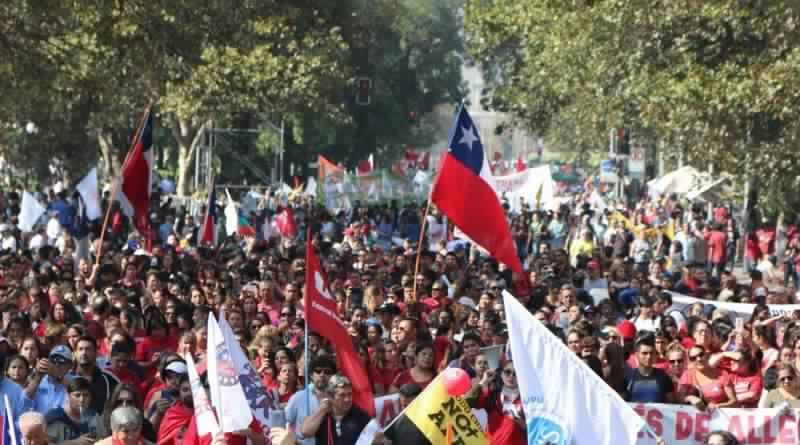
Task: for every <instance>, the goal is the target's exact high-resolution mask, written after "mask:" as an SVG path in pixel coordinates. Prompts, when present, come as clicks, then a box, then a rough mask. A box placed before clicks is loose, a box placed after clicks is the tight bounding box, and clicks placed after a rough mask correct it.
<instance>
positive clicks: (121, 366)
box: [106, 341, 142, 388]
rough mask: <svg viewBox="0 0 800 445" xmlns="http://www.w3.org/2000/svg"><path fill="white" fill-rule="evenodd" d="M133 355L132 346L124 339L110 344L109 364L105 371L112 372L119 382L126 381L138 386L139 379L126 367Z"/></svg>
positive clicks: (139, 383) (140, 382)
mask: <svg viewBox="0 0 800 445" xmlns="http://www.w3.org/2000/svg"><path fill="white" fill-rule="evenodd" d="M132 356H133V348H132V347H131V345H130V343H128V342H126V341H121V342H116V343H114V344H113V345H112V346H111V353H110V354H109V361H110V362H111V366H109V367H108V369H106V371H107V372H108V373H110V374H112V375H113V376H114V377H116V378H117V380H119V381H120V383H128V384H130V385H133V386H135V387H136V388H139V387H140V385H141V384H142V381H141V379H140V378H139V376H137V375H136V374H135V373H134V372H133V371H131V370H130V369H129V367H128V365H129V363H130V361H131V358H132Z"/></svg>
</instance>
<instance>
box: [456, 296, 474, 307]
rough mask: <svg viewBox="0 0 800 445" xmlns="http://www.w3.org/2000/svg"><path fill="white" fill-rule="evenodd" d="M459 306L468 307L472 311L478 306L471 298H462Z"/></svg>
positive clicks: (459, 300)
mask: <svg viewBox="0 0 800 445" xmlns="http://www.w3.org/2000/svg"><path fill="white" fill-rule="evenodd" d="M458 304H460V305H462V306H467V307H468V308H470V309H476V308H477V307H478V306H476V305H475V302H474V301H473V300H472V298H469V297H461V298H459V299H458Z"/></svg>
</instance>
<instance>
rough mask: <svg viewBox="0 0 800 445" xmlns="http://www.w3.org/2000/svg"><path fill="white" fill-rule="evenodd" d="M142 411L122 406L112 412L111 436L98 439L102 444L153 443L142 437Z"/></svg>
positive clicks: (133, 444) (128, 444) (145, 444)
mask: <svg viewBox="0 0 800 445" xmlns="http://www.w3.org/2000/svg"><path fill="white" fill-rule="evenodd" d="M143 419H144V418H143V417H142V413H141V411H139V410H137V409H136V408H133V407H130V406H121V407H119V408H116V409H115V410H114V411H112V412H111V437H108V438H106V439H103V440H101V441H98V442H97V443H98V444H100V445H112V444H118V445H153V443H152V442H150V441H148V440H146V439H144V438H143V437H142V421H143Z"/></svg>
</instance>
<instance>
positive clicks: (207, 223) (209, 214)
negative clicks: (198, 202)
mask: <svg viewBox="0 0 800 445" xmlns="http://www.w3.org/2000/svg"><path fill="white" fill-rule="evenodd" d="M215 184H216V180H215V179H212V180H211V185H210V186H209V189H208V203H206V215H205V217H204V218H203V225H202V227H201V228H200V244H202V245H204V246H216V245H217V219H218V216H219V214H218V212H217V210H218V209H217V191H216V190H215V187H214V185H215Z"/></svg>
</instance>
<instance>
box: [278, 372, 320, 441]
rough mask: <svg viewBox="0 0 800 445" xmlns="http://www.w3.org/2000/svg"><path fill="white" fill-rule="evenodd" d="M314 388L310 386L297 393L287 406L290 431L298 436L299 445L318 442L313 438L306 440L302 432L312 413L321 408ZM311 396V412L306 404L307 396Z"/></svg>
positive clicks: (287, 420) (287, 421)
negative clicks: (307, 418)
mask: <svg viewBox="0 0 800 445" xmlns="http://www.w3.org/2000/svg"><path fill="white" fill-rule="evenodd" d="M311 388H312V386H311V385H309V387H308V388H306V389H304V390H301V391H297V392H296V393H294V394H293V395H292V397H291V398H289V403H288V404H286V423H288V424H289V429H291V430H292V431H294V434H295V436H297V443H298V444H300V445H315V444H316V440H315V439H314V438H313V437H312V438H310V439H306V438H304V437H303V434H302V433H301V432H300V431H301V429H302V427H303V421H304V420H305V419H306V417H308V416H310V415H311V413H313V412H314V411H316V410H317V408H319V400H317V396H316V395H314V391H312V390H311ZM309 392H310V393H311V394H309V396H310V397H309V398H310V399H311V400H310V402H311V403H310V407H311V411H309V410H308V409H307V408H308V406H307V405H308V404H307V403H306V394H307V393H309Z"/></svg>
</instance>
